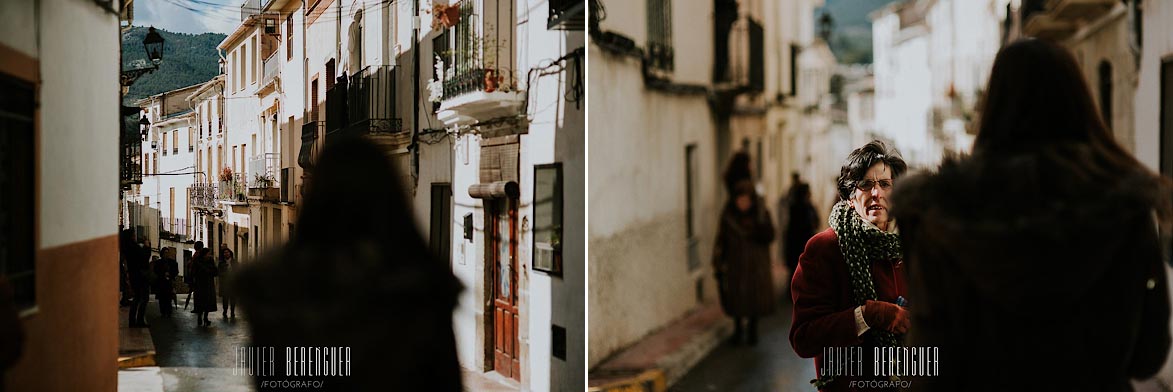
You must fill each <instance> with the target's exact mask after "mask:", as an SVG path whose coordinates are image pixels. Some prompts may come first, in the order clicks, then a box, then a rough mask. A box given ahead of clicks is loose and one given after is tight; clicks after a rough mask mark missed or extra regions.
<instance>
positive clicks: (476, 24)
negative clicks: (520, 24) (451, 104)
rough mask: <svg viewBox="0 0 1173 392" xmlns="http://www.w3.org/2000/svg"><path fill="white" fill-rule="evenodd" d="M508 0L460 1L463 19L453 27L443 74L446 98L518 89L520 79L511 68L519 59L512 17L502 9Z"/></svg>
mask: <svg viewBox="0 0 1173 392" xmlns="http://www.w3.org/2000/svg"><path fill="white" fill-rule="evenodd" d="M509 1H510V0H479V1H478V0H472V1H468V0H466V1H462V2H460V19H459V21H458V22H457V23H456V25H455V26H453V29H454V30H453V33H454V35H453V38H454V42H453V46H452V50H451V51H450V52H451V53H450V56H449V57H448V58H447V63H448V64H449V65H448V67H449V69H447V70H445V75H444V83H443V90H444V94H443V99H451V98H454V97H457V96H460V95H463V94H466V93H470V92H475V91H483V92H487V93H488V92H493V91H497V90H503V91H509V90H512V89H513V88H514V87H515V86H516V84H517V80H516V77H517V76H516V75H515V74H514V71H513V69H512V68H511V67H512V65H513V64H514V60H515V56H516V50H515V47H514V44H513V40H512V38H513V36H514V34H513V31H512V30H511V28H512V26H513V15H512V14H511V13H509V12H503V11H500V10H499V9H502V7H501V5H504V4H505V3H506V2H509ZM506 9H507V8H506Z"/></svg>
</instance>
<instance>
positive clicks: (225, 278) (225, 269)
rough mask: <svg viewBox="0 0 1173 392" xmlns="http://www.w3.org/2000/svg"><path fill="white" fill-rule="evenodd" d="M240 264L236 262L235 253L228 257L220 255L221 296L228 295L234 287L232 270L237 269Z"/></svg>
mask: <svg viewBox="0 0 1173 392" xmlns="http://www.w3.org/2000/svg"><path fill="white" fill-rule="evenodd" d="M238 265H239V263H237V262H236V256H235V255H233V256H230V257H228V258H224V257H220V264H219V270H220V287H219V289H220V296H221V297H227V296H229V295H230V294H231V292H232V288H231V286H232V283H231V282H232V272H234V271H236V267H237V266H238Z"/></svg>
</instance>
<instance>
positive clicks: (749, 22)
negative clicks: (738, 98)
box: [717, 17, 766, 92]
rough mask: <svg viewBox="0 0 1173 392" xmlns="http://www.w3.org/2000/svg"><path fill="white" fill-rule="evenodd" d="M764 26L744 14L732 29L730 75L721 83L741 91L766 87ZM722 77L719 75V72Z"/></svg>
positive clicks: (730, 36)
mask: <svg viewBox="0 0 1173 392" xmlns="http://www.w3.org/2000/svg"><path fill="white" fill-rule="evenodd" d="M764 44H765V29H763V28H762V24H761V23H758V21H756V20H754V19H752V18H749V17H743V18H741V19H740V20H738V21H737V22H735V23H734V25H733V28H732V30H730V32H729V58H728V61H729V66H727V67H725V69H728V74H726V75H724V76H725V77H724V78H723V79H724V80H721V81H719V82H718V83H717V84H718V85H724V86H726V87H727V88H731V89H735V90H739V92H761V91H762V90H764V89H765V86H766V76H765V75H766V73H765V69H766V61H765V56H764V53H765V51H764ZM719 76H720V75H719Z"/></svg>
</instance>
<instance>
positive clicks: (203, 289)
mask: <svg viewBox="0 0 1173 392" xmlns="http://www.w3.org/2000/svg"><path fill="white" fill-rule="evenodd" d="M219 274H220V272H219V270H218V269H217V268H216V264H215V263H214V262H213V261H212V255H211V254H210V252H209V249H207V248H204V244H203V243H201V242H196V253H195V256H194V260H192V263H191V281H192V289H193V290H194V291H195V313H196V321H198V322H199V324H198V325H201V326H202V325H212V321H211V320H209V319H208V313H211V312H215V311H216V275H219Z"/></svg>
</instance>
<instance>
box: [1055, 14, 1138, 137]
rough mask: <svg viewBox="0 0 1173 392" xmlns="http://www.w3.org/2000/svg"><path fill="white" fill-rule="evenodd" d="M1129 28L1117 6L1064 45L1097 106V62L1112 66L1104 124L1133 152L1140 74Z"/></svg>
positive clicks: (1098, 79) (1098, 64) (1098, 98)
mask: <svg viewBox="0 0 1173 392" xmlns="http://www.w3.org/2000/svg"><path fill="white" fill-rule="evenodd" d="M1128 29H1129V26H1128V17H1127V13H1126V9H1125V7H1124V6H1123V5H1120V4H1117V6H1116V8H1114V9H1113V11H1112V12H1109V13H1107V14H1105V15H1104V16H1103V17H1101V19H1100V20H1099V21H1098V22H1097V23H1092V24H1090V25H1089V26H1088V27H1085V28H1084V29H1082V30H1081V31H1079V32H1076V34H1075V35H1074V36H1072V37H1071V39H1070V40H1069V41H1068V42H1067V43H1066V44H1067V47H1068V48H1070V49H1071V51H1072V52H1073V53H1074V54H1075V58H1076V61H1078V62H1079V66H1080V68H1081V69H1082V70H1083V76H1084V78H1085V79H1087V84H1088V88H1089V89H1090V90H1091V91H1090V92H1091V94H1092V97H1093V98H1092V99H1094V100H1095V101H1096V104H1097V105H1099V104H1100V89H1099V86H1100V75H1099V66H1100V62H1102V61H1107V62H1109V63H1110V64H1111V65H1112V118H1110V119H1104V121H1105V122H1106V123H1107V124H1108V126H1109V128H1111V129H1112V134H1113V135H1115V136H1116V140H1117V141H1118V142H1120V144H1121V145H1123V146H1124V148H1126V149H1128V150H1129V151H1136V136H1135V130H1134V129H1135V127H1134V126H1133V124H1134V121H1135V116H1134V114H1133V108H1134V106H1133V100H1134V99H1135V98H1136V90H1137V81H1138V80H1139V74H1138V73H1137V66H1136V58H1135V57H1134V56H1133V54H1132V51H1131V50H1130V49H1129V45H1128ZM1147 44H1148V42H1146V45H1147ZM1154 83H1156V81H1154ZM1154 86H1155V85H1154Z"/></svg>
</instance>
